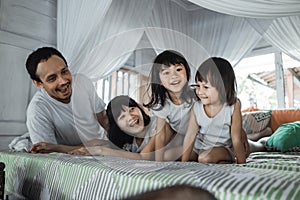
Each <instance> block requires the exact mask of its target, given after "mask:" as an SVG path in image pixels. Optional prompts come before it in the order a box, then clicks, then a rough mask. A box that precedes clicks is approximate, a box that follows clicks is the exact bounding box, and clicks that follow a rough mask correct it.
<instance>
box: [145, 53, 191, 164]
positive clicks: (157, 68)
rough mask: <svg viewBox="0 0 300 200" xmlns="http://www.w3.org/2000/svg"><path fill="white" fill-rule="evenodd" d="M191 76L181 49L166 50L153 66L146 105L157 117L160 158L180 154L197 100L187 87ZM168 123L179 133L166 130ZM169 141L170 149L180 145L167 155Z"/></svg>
mask: <svg viewBox="0 0 300 200" xmlns="http://www.w3.org/2000/svg"><path fill="white" fill-rule="evenodd" d="M189 79H190V67H189V65H188V63H187V61H186V59H185V58H184V57H183V56H182V55H181V54H179V53H178V52H176V51H171V50H167V51H164V52H162V53H161V54H159V55H158V56H157V57H156V58H155V60H154V64H153V66H152V69H151V83H150V88H151V98H150V102H149V103H147V104H144V106H146V107H148V108H151V109H152V111H153V113H154V115H155V116H156V117H157V120H156V135H155V136H154V137H155V160H157V161H162V160H176V159H178V158H179V157H180V154H181V150H182V149H181V148H182V143H183V138H184V134H185V132H186V130H187V124H188V120H189V116H190V110H191V108H192V105H193V103H194V99H195V94H194V92H193V91H192V90H191V89H190V88H189V86H188V81H189ZM167 123H168V124H169V125H170V127H171V128H172V129H173V130H174V131H175V132H176V134H173V131H168V130H167V129H168V128H167V126H166V125H167ZM174 136H175V137H174ZM171 139H172V140H171ZM170 140H171V142H170ZM168 142H170V144H168V146H167V148H168V149H170V147H178V148H173V152H171V153H170V154H168V155H169V156H167V154H166V155H165V156H166V157H164V148H163V147H165V145H166V144H167V143H168Z"/></svg>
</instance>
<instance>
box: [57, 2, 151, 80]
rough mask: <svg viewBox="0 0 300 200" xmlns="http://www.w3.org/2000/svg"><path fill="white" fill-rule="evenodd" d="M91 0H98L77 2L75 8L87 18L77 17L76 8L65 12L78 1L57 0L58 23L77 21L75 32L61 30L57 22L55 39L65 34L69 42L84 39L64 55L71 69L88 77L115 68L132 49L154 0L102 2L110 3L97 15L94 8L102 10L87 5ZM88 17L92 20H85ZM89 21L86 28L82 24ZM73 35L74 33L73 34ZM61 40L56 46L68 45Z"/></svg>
mask: <svg viewBox="0 0 300 200" xmlns="http://www.w3.org/2000/svg"><path fill="white" fill-rule="evenodd" d="M92 1H94V3H95V4H96V2H98V0H87V1H86V2H85V3H81V4H80V6H78V9H79V10H80V11H82V12H83V13H84V14H82V16H85V17H86V18H87V19H82V18H81V17H77V15H78V13H76V11H72V12H71V13H68V8H69V7H70V6H72V5H73V4H76V5H77V4H78V2H76V1H75V2H73V1H72V0H70V1H68V2H65V0H61V1H60V3H59V4H58V7H60V6H61V7H63V8H58V11H59V12H63V13H61V14H60V16H61V18H60V19H58V21H60V22H59V23H63V24H64V25H66V24H68V23H69V22H68V21H71V23H72V21H77V22H73V24H75V26H76V27H79V28H78V29H77V30H76V32H70V31H68V32H67V31H64V29H65V28H66V27H65V26H64V25H61V26H59V27H60V28H59V27H58V29H59V30H58V31H59V32H60V34H58V40H59V41H64V40H65V39H67V38H68V37H72V39H70V41H71V42H73V43H78V44H80V43H84V44H80V45H77V46H79V48H78V49H75V48H74V50H73V52H72V55H69V57H67V58H68V59H70V63H71V66H70V68H71V70H72V72H78V73H83V74H85V75H87V76H88V77H89V78H91V79H99V78H102V77H104V76H106V75H109V74H110V73H111V72H113V71H116V70H117V69H118V68H119V67H120V66H121V65H122V64H123V63H124V62H126V61H127V59H128V57H129V56H130V55H131V53H132V52H133V51H134V49H135V47H136V46H137V44H138V42H139V40H140V38H141V37H142V35H143V32H144V26H145V21H146V20H147V19H148V16H149V14H150V11H151V10H152V7H153V1H151V0H126V1H119V0H113V1H108V3H107V4H105V5H108V4H110V6H109V8H108V9H104V10H103V12H104V15H101V16H100V17H99V18H98V17H95V16H94V15H97V13H96V12H102V11H99V10H97V9H96V10H95V9H88V8H90V7H91V5H93V4H91V2H92ZM100 2H103V1H100ZM104 8H106V7H104ZM88 16H89V17H88ZM83 18H84V17H83ZM89 20H92V23H91V24H89V25H86V24H84V23H86V22H88V21H89ZM93 20H94V21H93ZM90 25H91V26H92V27H91V28H90V29H89V31H88V32H86V31H85V29H84V28H81V27H85V26H90ZM73 30H74V29H73ZM66 32H67V33H66ZM86 34H87V35H86ZM73 35H76V36H74V37H73ZM60 44H61V46H59V49H68V48H69V47H67V46H65V45H68V44H67V43H64V42H60ZM77 46H76V47H77ZM62 52H63V53H65V52H64V51H62ZM69 52H71V51H69Z"/></svg>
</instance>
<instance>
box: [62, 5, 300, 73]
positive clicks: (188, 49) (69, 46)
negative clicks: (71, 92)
mask: <svg viewBox="0 0 300 200" xmlns="http://www.w3.org/2000/svg"><path fill="white" fill-rule="evenodd" d="M178 1H179V0H177V1H174V0H122V1H120V0H101V1H98V0H58V14H57V16H58V17H57V24H58V28H57V31H58V33H57V39H58V41H57V44H58V49H59V50H60V51H62V53H63V54H64V55H65V56H66V58H67V60H68V61H69V63H70V69H71V71H72V72H80V73H84V74H85V75H87V76H88V77H90V78H92V79H100V78H103V77H105V76H107V75H109V74H110V73H111V72H113V71H116V70H117V69H119V68H120V67H121V66H122V65H123V64H124V63H125V62H126V61H127V59H128V58H129V56H130V55H131V54H132V52H133V51H134V50H135V49H136V48H138V44H139V42H140V39H141V38H142V36H143V35H145V37H147V38H148V39H149V41H150V44H151V47H147V48H153V49H154V50H155V51H156V53H160V52H162V51H163V50H166V49H173V50H176V51H178V52H180V53H182V54H183V55H184V56H185V57H186V59H187V60H188V62H189V63H190V65H191V68H194V69H195V68H197V67H198V65H199V64H200V63H201V62H202V61H203V60H204V59H206V58H207V57H209V56H220V57H224V58H226V59H228V60H229V61H231V62H232V64H233V65H236V64H237V63H238V62H239V61H240V60H241V59H242V58H243V57H244V56H245V55H246V54H247V53H249V52H250V51H251V50H252V49H253V48H254V47H255V46H256V44H257V43H258V42H259V41H260V40H261V39H262V38H263V39H265V40H266V41H268V42H269V43H271V44H272V45H274V46H276V47H278V48H279V49H280V50H282V51H283V52H285V53H286V54H287V55H290V56H291V57H293V58H295V59H298V60H300V53H299V51H300V44H299V43H300V35H299V33H300V30H299V28H298V27H300V20H299V17H300V15H299V13H300V12H299V10H300V9H299V5H300V1H299V0H284V1H283V0H271V1H266V0H255V1H242V0H232V1H229V2H228V1H225V0H211V1H204V0H190V2H193V3H195V4H197V5H199V6H201V7H199V9H192V10H189V9H187V8H186V7H184V6H182V5H180V4H179V3H178ZM182 1H185V0H182ZM202 7H205V8H202ZM206 8H208V9H211V10H207V9H206ZM224 10H228V12H227V11H226V12H225V11H224ZM229 11H230V12H229ZM218 12H221V13H218ZM224 13H227V14H224ZM296 14H297V16H292V15H296ZM237 15H238V16H243V17H238V16H237ZM281 16H287V17H281ZM143 48H145V47H143ZM153 59H154V58H153Z"/></svg>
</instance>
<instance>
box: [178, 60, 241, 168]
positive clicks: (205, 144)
mask: <svg viewBox="0 0 300 200" xmlns="http://www.w3.org/2000/svg"><path fill="white" fill-rule="evenodd" d="M195 79H196V80H195V81H196V85H195V87H196V94H197V96H198V98H199V99H200V101H197V102H196V103H195V104H194V107H193V109H192V112H191V118H190V122H189V128H188V131H187V133H186V136H185V139H184V144H183V155H182V161H188V160H190V159H192V160H194V159H197V156H198V161H199V162H205V163H233V162H234V161H236V162H237V163H245V162H246V153H245V149H244V143H243V140H242V137H243V135H242V116H241V106H240V102H239V101H238V99H237V95H236V78H235V74H234V71H233V68H232V66H231V64H230V63H229V62H228V61H227V60H225V59H223V58H216V57H212V58H209V59H207V60H206V61H205V62H204V63H202V64H201V65H200V67H199V68H198V70H197V73H196V78H195ZM235 158H236V160H235Z"/></svg>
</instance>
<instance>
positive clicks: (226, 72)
mask: <svg viewBox="0 0 300 200" xmlns="http://www.w3.org/2000/svg"><path fill="white" fill-rule="evenodd" d="M207 80H209V82H210V83H211V85H212V86H213V87H216V89H217V90H218V92H219V97H220V101H221V102H222V103H227V104H228V105H233V104H234V103H235V102H236V101H237V95H236V88H237V85H236V78H235V74H234V71H233V68H232V66H231V64H230V62H228V61H227V60H225V59H224V58H218V57H211V58H208V59H207V60H206V61H204V62H203V63H202V64H201V65H200V66H199V68H198V70H197V72H196V77H195V81H201V82H202V81H204V82H207Z"/></svg>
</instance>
